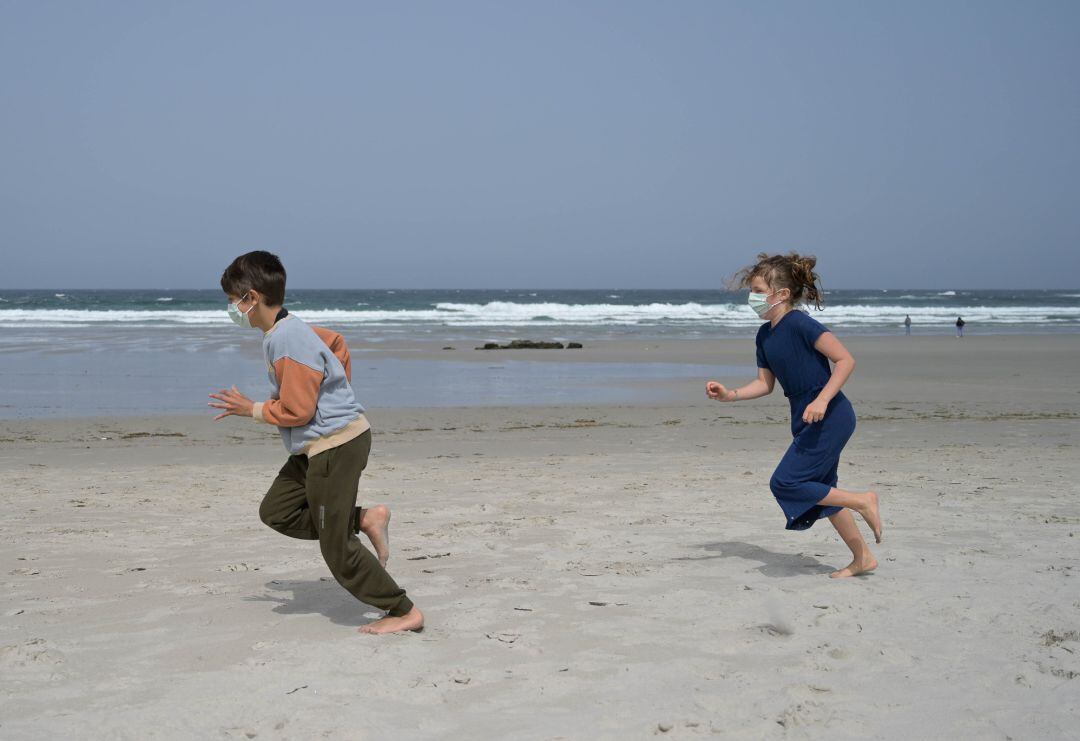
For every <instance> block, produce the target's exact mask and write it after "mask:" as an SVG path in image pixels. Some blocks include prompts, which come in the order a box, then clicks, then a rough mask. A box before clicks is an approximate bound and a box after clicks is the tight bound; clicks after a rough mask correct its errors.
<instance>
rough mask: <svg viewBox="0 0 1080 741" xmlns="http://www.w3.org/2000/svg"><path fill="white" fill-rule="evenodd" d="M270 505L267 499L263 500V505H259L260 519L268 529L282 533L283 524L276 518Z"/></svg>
mask: <svg viewBox="0 0 1080 741" xmlns="http://www.w3.org/2000/svg"><path fill="white" fill-rule="evenodd" d="M268 504H269V502H268V500H267V499H264V500H262V504H260V505H259V519H260V520H262V521H263V524H264V525H266V526H267V527H269V528H271V529H273V530H278V531H279V532H280V530H281V527H282V523H281V522H280V521H278V520H277V519H276V518H275V517H274V511H273V509H272V508H271V507H270V506H268Z"/></svg>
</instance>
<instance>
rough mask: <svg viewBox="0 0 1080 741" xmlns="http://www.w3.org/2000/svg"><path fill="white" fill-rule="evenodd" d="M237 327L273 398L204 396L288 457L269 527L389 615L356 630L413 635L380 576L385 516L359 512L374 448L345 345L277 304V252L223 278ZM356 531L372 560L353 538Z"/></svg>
mask: <svg viewBox="0 0 1080 741" xmlns="http://www.w3.org/2000/svg"><path fill="white" fill-rule="evenodd" d="M221 288H222V290H223V291H225V295H226V296H227V297H228V299H229V308H228V313H229V316H230V317H231V318H232V320H233V321H234V322H236V324H238V325H240V326H241V327H245V328H254V329H259V330H262V332H263V356H264V359H265V361H266V366H267V369H268V372H269V375H270V382H271V383H272V384H273V387H274V392H273V394H272V395H271V397H270V398H269V399H268V400H266V401H262V402H258V403H254V402H252V401H251V399H249V398H247V397H246V396H244V395H243V394H242V393H240V392H239V391H238V390H237V389H236V386H233V387H232V388H231V389H222V390H221V391H219V392H218V393H216V394H210V398H212V399H214V400H215V401H212V402H210V406H211V407H214V408H215V409H221V410H224V411H223V412H222V413H221V414H219V415H218V416H216V417H214V419H215V420H219V419H222V418H224V417H228V416H230V415H237V416H241V417H254V418H255V419H256V420H258V421H259V422H265V423H268V424H273V425H277V427H278V431H279V432H280V433H281V439H282V441H284V443H285V448H286V449H287V450H288V451H289V454H290V455H289V459H288V460H287V461H286V462H285V465H284V466H283V467H282V469H281V471H280V472H279V473H278V475H277V478H276V479H275V480H274V483H273V484H272V485H271V486H270V490H269V491H268V492H266V496H265V497H264V498H263V500H262V505H261V506H260V507H259V517H260V518H261V519H262V521H263V522H265V523H266V524H267V525H269V526H270V527H272V528H273V529H274V530H277V531H278V532H280V533H282V534H283V535H288V536H289V537H291V538H299V539H301V540H317V541H319V548H320V550H321V551H322V555H323V559H325V561H326V565H327V566H329V567H330V573H331V574H333V575H334V578H335V579H337V581H338V583H339V584H340V585H341V586H343V587H344V588H345V589H346V590H347V591H348V592H349V593H350V594H352V595H353V596H354V597H356V599H358V600H360V601H361V602H364V603H366V604H369V605H373V606H374V607H378V608H379V609H381V610H386V611H387V612H388V614H387V615H386V616H385V617H383V618H382V619H380V620H376V621H375V622H373V623H370V624H368V625H365V626H363V627H362V628H360V631H361V632H362V633H393V632H397V631H406V630H420V629H421V628H423V626H424V616H423V614H422V613H421V612H420V610H419V609H418V608H416V607H415V606H414V605H413V603H412V601H411V600H410V599H409V598H408V597H407V596H405V590H404V589H402V588H401V587H399V586H398V585H397V584H396V583H395V582H394V580H393V579H392V578H391V577H390V575H389V574H388V573H386V568H385V566H386V561H387V559H388V558H389V556H390V535H389V525H390V510H389V509H387V508H386V507H385V506H383V505H379V506H376V507H371V508H369V509H361V508H359V507H357V506H356V490H357V485H358V484H359V482H360V473H361V472H362V471H363V470H364V468H365V467H366V466H367V461H368V453H369V451H370V450H371V425H370V424H368V420H367V418H366V417H365V416H364V408H363V407H362V406H360V404H359V403H358V402H357V401H356V397H355V396H354V395H353V389H352V368H351V358H350V356H349V348H348V347H347V346H346V345H345V340H344V338H342V336H341V335H339V334H337V333H336V332H332V331H330V330H328V329H323V328H321V327H313V326H309V325H307V324H306V323H304V322H303V321H301V320H300V319H299V318H297V317H296V316H294V315H292V314H290V313H289V311H288V310H287V309H285V308H284V306H282V304H283V303H284V301H285V268H284V266H283V265H282V264H281V261H280V260H278V258H277V256H276V255H272V254H270V253H269V252H262V251H258V252H249V253H247V254H245V255H241V256H240V257H238V258H236V259H235V260H233V262H232V264H231V265H229V267H228V268H226V269H225V273H224V274H223V275H222V276H221ZM360 532H363V533H364V534H365V535H366V536H367V537H368V539H369V540H370V541H371V545H372V546H373V547H374V548H375V553H376V554H377V555H378V557H376V556H375V555H373V554H372V553H371V551H369V550H368V549H367V548H365V547H364V546H363V545H362V544H361V543H360V541H359V539H358V538H357V537H356V534H358V533H360Z"/></svg>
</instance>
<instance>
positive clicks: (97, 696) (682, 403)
mask: <svg viewBox="0 0 1080 741" xmlns="http://www.w3.org/2000/svg"><path fill="white" fill-rule="evenodd" d="M350 342H352V340H350ZM848 346H849V348H850V349H851V350H852V352H853V353H854V354H855V357H856V359H857V361H858V363H859V366H858V369H857V370H856V371H855V375H854V376H853V378H852V379H851V381H850V382H849V384H848V386H847V387H846V389H845V391H846V392H847V394H848V396H849V397H850V398H851V400H852V402H853V403H854V405H855V409H856V412H857V414H858V417H859V426H858V429H857V432H856V434H855V437H854V438H853V439H852V441H851V443H850V444H849V445H848V448H847V451H846V453H845V457H844V459H843V463H842V470H841V474H840V483H841V486H848V487H851V488H855V489H863V488H875V489H876V490H877V491H878V492H879V493H880V494H881V498H882V508H883V514H884V518H885V527H886V529H885V540H884V542H883V543H882V544H881V545H879V546H874V550H875V553H876V555H877V557H878V560H879V561H880V568H879V570H878V571H877V572H876V573H874V574H872V575H869V576H866V577H861V578H856V579H848V580H831V579H829V578H828V573H829V572H830V571H832V570H834V569H836V568H839V567H841V566H843V565H845V564H846V563H847V560H848V552H847V550H846V548H845V547H844V545H843V543H842V542H841V541H840V539H839V538H838V537H837V535H836V534H835V532H834V531H833V529H832V527H831V526H830V525H829V524H828V523H827V522H824V521H822V522H820V523H818V524H817V525H816V526H815V527H814V528H812V529H811V530H809V531H807V532H803V533H792V532H786V531H785V530H784V529H783V525H784V519H783V516H782V513H781V511H780V509H779V507H778V506H777V505H776V503H775V502H774V500H773V498H772V496H771V494H770V492H769V490H768V479H769V476H770V474H771V472H772V470H773V468H774V467H775V465H776V463H777V461H778V460H779V458H780V456H781V455H782V453H783V451H784V449H785V447H786V445H787V444H788V442H789V440H790V433H789V429H788V418H787V405H786V400H785V399H784V397H783V396H782V394H781V393H780V391H779V389H778V390H777V392H776V393H775V394H774V395H773V396H772V397H770V398H768V399H764V400H761V401H759V402H750V403H742V404H717V403H715V402H710V401H707V400H706V399H705V397H704V392H703V385H704V381H705V380H706V379H705V378H696V377H695V378H691V377H686V378H683V377H673V378H671V379H669V380H662V381H657V382H650V384H649V385H648V387H646V388H642V389H641V398H642V401H641V402H640V403H637V404H628V405H618V406H615V405H609V406H543V407H537V406H520V407H515V406H500V407H469V408H454V407H447V408H438V409H422V408H413V409H407V408H398V409H386V408H381V407H380V405H379V401H378V399H370V398H365V397H364V395H363V393H362V391H361V393H360V396H361V398H362V399H363V400H364V402H365V404H366V405H368V407H369V411H370V417H371V421H372V424H373V426H374V429H375V438H374V440H375V442H374V448H373V452H372V459H371V463H370V466H369V468H368V470H367V472H366V473H365V475H364V478H363V480H362V481H361V489H360V501H361V503H365V504H372V503H378V502H383V503H386V504H388V505H389V506H390V507H391V508H392V510H393V512H394V519H393V523H392V526H391V537H392V543H391V545H392V549H393V550H392V556H391V559H390V563H389V569H390V572H391V574H393V575H394V577H395V578H396V579H398V581H399V582H400V583H401V584H402V585H403V586H404V587H405V588H406V589H407V590H408V591H409V594H410V596H411V597H412V598H413V599H414V600H415V601H416V603H417V604H418V606H420V607H421V609H423V610H424V611H425V613H426V615H427V620H428V626H427V628H426V629H425V630H424V631H423V632H422V633H419V634H407V635H393V636H386V637H375V636H366V635H361V634H359V633H358V632H357V627H358V626H360V625H362V624H364V623H365V622H368V621H370V620H371V619H373V618H374V617H377V616H378V614H377V613H376V612H375V611H374V610H372V609H370V608H365V607H363V606H361V605H358V604H357V603H356V602H355V601H353V600H352V598H351V597H350V596H349V595H348V594H347V593H346V592H344V590H342V589H341V588H340V587H339V586H338V585H337V584H336V583H334V582H333V581H332V580H331V579H330V576H329V574H328V572H327V570H326V567H325V565H324V564H323V562H322V559H321V557H320V554H319V551H318V548H317V546H316V544H314V543H310V542H301V541H293V540H289V539H287V538H285V537H282V536H280V535H278V534H277V533H274V532H273V531H271V530H270V529H268V528H267V527H265V526H264V525H263V524H262V523H261V522H260V521H259V519H258V516H257V508H258V504H259V501H260V499H261V497H262V495H263V493H264V492H265V490H266V488H267V486H268V485H269V483H270V481H271V480H272V479H273V476H274V475H275V473H276V471H277V469H278V467H280V465H281V464H282V463H283V462H284V460H285V457H286V454H285V451H284V449H283V448H282V446H281V444H280V442H279V440H278V438H277V435H276V433H275V431H274V430H273V429H272V428H267V427H264V426H259V425H256V424H255V423H253V422H252V421H251V420H240V419H229V420H226V421H224V422H221V423H214V422H212V421H211V419H210V415H209V414H207V415H206V416H202V417H195V416H166V417H114V418H84V419H69V420H63V419H60V420H58V419H50V420H19V421H10V420H9V421H3V420H0V474H2V481H3V482H4V483H3V487H2V497H3V502H4V504H5V507H6V511H7V512H8V514H7V516H6V517H5V518H4V519H3V520H2V522H0V564H2V566H3V569H2V577H0V580H2V590H0V594H2V596H0V737H2V738H4V739H40V738H108V739H126V738H130V739H147V738H237V739H250V738H267V739H276V738H285V739H310V738H356V739H386V738H409V739H412V738H464V737H474V738H515V739H534V738H535V739H555V738H564V739H586V738H588V739H592V738H613V739H615V738H619V739H622V738H645V737H653V736H660V737H671V738H693V737H699V736H710V735H719V736H722V737H730V738H788V737H790V738H823V737H826V736H827V737H829V738H883V739H911V738H942V739H944V738H988V739H994V738H1000V739H1006V738H1018V739H1032V738H1046V739H1052V738H1064V737H1068V736H1073V735H1075V733H1076V722H1077V717H1078V713H1080V491H1078V487H1077V483H1076V482H1077V476H1078V474H1080V466H1078V464H1077V462H1076V461H1077V458H1078V457H1077V447H1078V445H1080V336H1078V335H1068V334H1062V335H1044V336H1035V337H1023V336H1000V335H999V336H982V337H979V336H976V337H968V338H965V339H964V340H955V339H953V338H951V337H928V338H919V337H916V338H880V337H857V338H853V339H851V340H850V341H849V342H848ZM355 347H356V349H357V350H361V349H363V346H362V343H359V342H357V343H355ZM370 350H371V352H379V353H387V354H391V355H392V354H394V353H401V354H402V356H403V357H410V358H414V357H432V358H434V357H440V358H442V357H454V358H456V359H459V360H470V361H472V360H475V361H477V362H486V361H487V360H490V357H493V356H486V355H485V356H484V357H483V358H481V357H480V355H482V354H481V353H478V352H477V351H474V350H472V349H471V348H465V347H462V348H461V349H459V350H454V351H443V350H441V348H440V347H437V346H435V345H431V346H427V345H411V346H408V347H404V346H401V347H389V346H386V345H385V344H383V345H380V346H379V347H378V348H371V349H370ZM498 352H499V353H500V355H499V357H503V358H507V357H516V358H525V359H531V360H537V361H539V362H545V361H547V360H549V359H555V358H556V357H557V359H558V360H560V361H567V360H568V359H572V360H573V361H574V362H626V363H642V362H659V361H662V362H667V363H684V364H699V363H715V364H717V365H752V363H753V351H752V342H750V341H748V340H724V341H716V342H693V341H664V342H615V341H612V342H605V343H597V344H596V345H594V346H589V347H586V348H585V349H583V350H580V351H573V354H571V353H570V351H566V352H565V353H564V352H561V351H560V352H559V354H558V356H555V355H551V354H547V351H532V354H524V353H529V352H530V351H521V353H517V354H514V355H508V354H507V353H505V352H503V351H498ZM355 380H356V385H357V386H358V388H362V379H361V378H359V377H358V378H357V379H355ZM718 380H721V381H724V382H738V381H743V380H749V379H744V378H728V377H723V376H718ZM654 389H655V391H656V392H657V394H659V393H660V392H663V398H664V399H665V401H664V402H663V403H662V404H657V403H655V402H651V401H650V400H649V397H650V393H651V391H652V390H654ZM252 391H253V392H255V391H256V389H252ZM258 391H259V392H260V393H262V392H263V391H265V389H258ZM865 532H866V530H865V529H864V533H865Z"/></svg>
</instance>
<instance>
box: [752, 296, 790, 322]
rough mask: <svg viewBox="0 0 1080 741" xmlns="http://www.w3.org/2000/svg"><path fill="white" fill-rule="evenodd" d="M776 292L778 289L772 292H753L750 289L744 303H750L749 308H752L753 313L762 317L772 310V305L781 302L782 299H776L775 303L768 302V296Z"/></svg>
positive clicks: (774, 305)
mask: <svg viewBox="0 0 1080 741" xmlns="http://www.w3.org/2000/svg"><path fill="white" fill-rule="evenodd" d="M777 293H778V291H773V292H772V293H754V292H753V291H751V292H750V297H749V298H748V299H747V300H746V303H748V304H750V308H751V309H753V310H754V313H755V314H757V315H758V316H759V317H761V318H762V319H764V318H765V315H766V314H768V313H769V312H770V311H772V309H773V308H774V307H776V306H779V305H780V304H781V303H783V302H782V301H777V302H776V303H775V304H770V303H769V296H775V295H776V294H777Z"/></svg>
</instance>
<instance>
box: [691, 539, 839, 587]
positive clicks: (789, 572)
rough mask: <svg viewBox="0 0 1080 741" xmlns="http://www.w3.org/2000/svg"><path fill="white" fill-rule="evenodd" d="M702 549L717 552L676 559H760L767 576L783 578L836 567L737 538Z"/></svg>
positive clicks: (762, 570)
mask: <svg viewBox="0 0 1080 741" xmlns="http://www.w3.org/2000/svg"><path fill="white" fill-rule="evenodd" d="M698 547H699V548H701V549H702V550H705V551H710V552H712V553H715V554H716V555H713V556H683V557H682V558H677V559H675V560H676V561H708V560H711V559H714V558H741V559H744V560H746V561H758V562H759V563H761V566H758V567H757V570H758V571H760V572H761V573H762V574H763V575H765V576H770V577H773V578H775V579H782V578H786V577H791V576H803V575H805V574H830V573H832V572H833V571H835V570H836V569H835V568H833V567H832V566H826V565H825V564H823V563H821V562H820V561H818V560H817V559H816V558H813V557H812V556H804V555H802V554H798V555H795V554H791V553H774V552H772V551H770V550H766V549H765V548H762V547H761V546H759V545H751V544H750V543H741V542H739V541H737V540H735V541H726V542H723V543H703V544H701V545H700V546H698Z"/></svg>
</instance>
